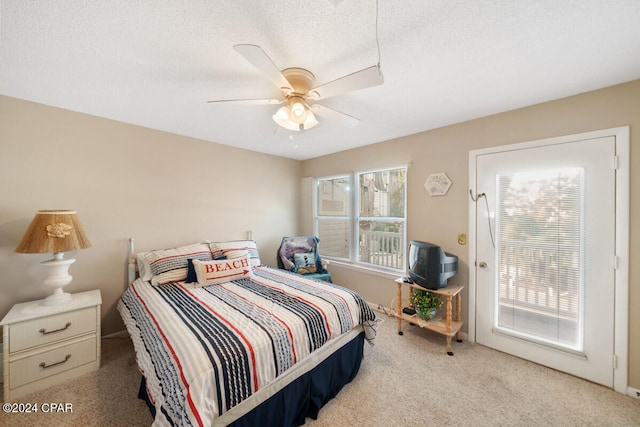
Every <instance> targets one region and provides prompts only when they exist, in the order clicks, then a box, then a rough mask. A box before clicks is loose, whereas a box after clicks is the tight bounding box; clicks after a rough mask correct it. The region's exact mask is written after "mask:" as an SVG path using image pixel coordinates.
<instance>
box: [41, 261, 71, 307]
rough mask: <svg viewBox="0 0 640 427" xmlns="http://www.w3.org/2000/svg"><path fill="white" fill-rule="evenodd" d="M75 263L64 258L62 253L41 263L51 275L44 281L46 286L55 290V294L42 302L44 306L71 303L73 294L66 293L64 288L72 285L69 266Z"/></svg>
mask: <svg viewBox="0 0 640 427" xmlns="http://www.w3.org/2000/svg"><path fill="white" fill-rule="evenodd" d="M74 262H76V260H75V259H72V258H64V254H63V253H62V252H56V253H55V254H53V259H50V260H48V261H43V262H42V263H41V264H42V265H43V266H45V267H47V270H49V275H48V276H47V278H46V279H45V280H44V284H45V285H46V286H49V287H51V288H54V289H55V290H54V291H53V294H51V295H49V296H48V297H47V298H45V300H44V301H43V302H42V304H43V305H60V304H67V303H70V302H71V299H72V298H71V294H69V293H66V292H64V291H63V290H62V288H63V287H65V286H66V285H68V284H69V283H71V280H72V279H73V278H72V277H71V275H69V266H70V265H71V264H73V263H74Z"/></svg>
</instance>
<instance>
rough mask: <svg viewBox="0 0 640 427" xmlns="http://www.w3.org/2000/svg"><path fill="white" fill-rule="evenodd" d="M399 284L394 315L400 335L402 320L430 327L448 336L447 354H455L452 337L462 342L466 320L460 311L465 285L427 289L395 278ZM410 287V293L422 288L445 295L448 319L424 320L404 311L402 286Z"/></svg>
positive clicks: (422, 326)
mask: <svg viewBox="0 0 640 427" xmlns="http://www.w3.org/2000/svg"><path fill="white" fill-rule="evenodd" d="M395 282H396V284H397V285H398V306H397V307H396V312H395V313H393V315H394V316H396V317H397V318H398V335H403V332H402V321H403V320H404V321H406V322H409V323H411V324H413V325H416V326H419V327H421V328H425V329H429V330H430V331H433V332H436V333H438V334H442V335H444V336H446V337H447V354H448V355H449V356H453V351H452V349H451V338H453V337H454V336H455V337H456V341H458V342H462V340H461V339H460V329H461V328H462V325H463V324H464V322H462V320H461V319H460V311H461V308H462V305H461V302H462V297H461V295H460V291H462V290H463V289H464V286H460V285H447V286H446V287H444V288H441V289H425V288H423V287H422V286H419V285H416V284H415V283H407V282H405V281H404V279H403V278H398V279H396V280H395ZM403 287H408V288H409V293H413V292H414V290H415V289H420V290H423V291H427V292H431V293H434V294H437V295H441V296H444V297H445V298H446V301H444V304H445V307H446V310H447V311H446V313H447V314H446V319H445V323H444V324H443V323H442V322H441V321H432V320H422V319H421V318H420V317H418V315H417V314H413V315H409V314H406V313H403V312H402V288H403ZM453 297H455V298H456V318H455V320H454V319H453V318H452V314H451V312H452V308H453V304H452V300H453Z"/></svg>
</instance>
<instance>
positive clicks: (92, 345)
mask: <svg viewBox="0 0 640 427" xmlns="http://www.w3.org/2000/svg"><path fill="white" fill-rule="evenodd" d="M96 357H97V354H96V338H95V337H92V338H90V339H87V340H84V341H79V342H76V343H74V344H69V345H66V346H61V347H57V348H54V349H52V350H49V351H45V352H42V353H37V354H34V355H32V356H28V357H24V358H22V359H18V360H15V361H12V362H11V363H9V378H10V382H11V388H17V387H20V386H22V385H24V384H28V383H30V382H34V381H38V380H41V379H43V378H47V377H49V376H51V375H55V374H59V373H61V372H65V371H69V370H71V369H74V368H77V367H78V366H82V365H85V364H87V363H90V362H95V361H96Z"/></svg>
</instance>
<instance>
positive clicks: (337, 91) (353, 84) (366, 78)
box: [308, 65, 384, 100]
mask: <svg viewBox="0 0 640 427" xmlns="http://www.w3.org/2000/svg"><path fill="white" fill-rule="evenodd" d="M382 83H384V76H383V75H382V69H381V68H380V65H373V66H371V67H369V68H365V69H364V70H360V71H356V72H355V73H351V74H348V75H346V76H343V77H340V78H338V79H336V80H333V81H330V82H328V83H325V84H323V85H321V86H318V87H316V88H313V89H311V90H310V91H309V94H308V96H309V98H311V99H316V100H318V99H326V98H330V97H332V96H336V95H341V94H343V93H346V92H352V91H354V90H360V89H364V88H367V87H372V86H378V85H381V84H382Z"/></svg>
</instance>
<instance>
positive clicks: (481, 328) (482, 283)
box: [476, 137, 616, 387]
mask: <svg viewBox="0 0 640 427" xmlns="http://www.w3.org/2000/svg"><path fill="white" fill-rule="evenodd" d="M614 159H615V138H614V137H601V138H593V139H588V140H576V141H570V142H566V141H565V142H562V143H553V144H550V145H534V146H526V145H524V146H523V145H518V146H511V147H505V149H504V151H498V152H492V153H488V154H485V155H480V156H478V157H476V173H477V179H476V184H477V192H478V193H479V195H478V196H477V197H478V198H477V201H476V236H477V237H476V245H477V249H476V257H477V258H476V259H477V261H476V262H477V268H476V292H477V300H476V302H477V305H476V339H477V342H479V343H480V344H484V345H487V346H489V347H492V348H495V349H497V350H500V351H504V352H506V353H510V354H513V355H516V356H519V357H522V358H525V359H528V360H531V361H534V362H537V363H540V364H543V365H546V366H549V367H551V368H554V369H558V370H560V371H563V372H567V373H570V374H573V375H576V376H579V377H582V378H585V379H588V380H590V381H593V382H596V383H599V384H603V385H606V386H609V387H612V386H613V381H614V301H615V299H614V289H615V286H614V284H615V269H614V260H615V258H614V255H615V218H616V217H615V189H616V187H615V185H616V183H615V167H614Z"/></svg>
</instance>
